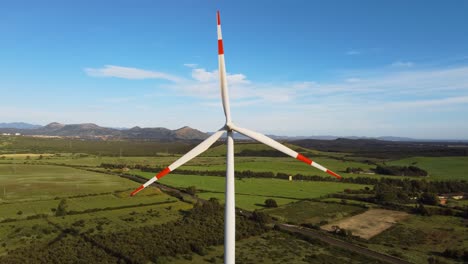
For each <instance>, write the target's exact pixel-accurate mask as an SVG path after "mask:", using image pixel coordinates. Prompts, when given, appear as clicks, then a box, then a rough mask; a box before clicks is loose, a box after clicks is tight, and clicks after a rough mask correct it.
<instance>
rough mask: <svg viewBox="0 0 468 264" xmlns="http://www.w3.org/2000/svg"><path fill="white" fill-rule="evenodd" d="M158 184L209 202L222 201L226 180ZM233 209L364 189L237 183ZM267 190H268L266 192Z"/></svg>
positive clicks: (179, 179)
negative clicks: (188, 189) (193, 188)
mask: <svg viewBox="0 0 468 264" xmlns="http://www.w3.org/2000/svg"><path fill="white" fill-rule="evenodd" d="M133 173H135V174H139V175H141V176H144V177H146V178H150V177H153V176H154V174H153V173H148V172H138V171H134V172H133ZM160 182H161V183H163V184H167V185H169V186H174V187H184V188H185V187H188V186H196V187H197V188H198V189H199V190H203V191H206V192H208V193H200V195H201V197H203V198H209V196H210V195H211V194H210V193H215V195H213V196H212V197H216V198H219V199H220V200H224V199H223V198H224V195H223V194H224V189H225V178H224V177H216V176H197V175H180V174H170V175H168V176H166V177H164V178H162V179H161V180H160ZM235 183H236V199H237V200H238V202H237V203H236V205H237V206H238V207H240V208H244V209H254V208H261V207H262V205H263V203H264V201H265V199H268V198H275V199H279V198H283V199H282V200H280V199H279V200H278V202H280V204H284V203H287V202H290V201H293V200H298V199H312V198H319V197H321V196H324V195H327V194H330V193H336V192H342V191H343V190H344V189H352V190H356V189H363V188H364V187H366V186H367V185H360V184H348V183H340V182H309V181H292V182H289V181H286V180H279V179H259V178H248V179H242V180H239V179H236V181H235ZM265 186H268V188H265Z"/></svg>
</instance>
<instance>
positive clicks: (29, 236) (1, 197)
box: [0, 164, 192, 255]
mask: <svg viewBox="0 0 468 264" xmlns="http://www.w3.org/2000/svg"><path fill="white" fill-rule="evenodd" d="M137 186H139V184H138V183H135V182H132V181H129V180H127V179H124V178H120V177H118V176H114V175H107V174H102V173H94V172H88V171H84V170H80V169H75V168H70V167H63V166H53V165H31V164H0V191H1V192H0V212H1V215H0V245H2V246H1V247H0V255H2V254H4V253H5V252H6V251H7V250H12V249H15V248H17V247H22V246H25V245H28V244H30V243H37V242H41V241H42V242H44V243H45V242H51V241H53V240H54V239H57V238H60V237H61V236H63V232H64V231H63V230H69V229H73V230H75V231H73V232H78V233H86V234H99V233H102V232H116V231H119V230H127V229H130V228H133V227H138V226H146V225H157V224H163V223H166V222H168V221H172V220H176V219H178V218H180V217H181V216H182V214H181V212H182V211H187V210H189V209H191V208H192V205H191V204H187V203H184V202H181V201H179V200H178V199H176V198H174V197H171V196H169V195H167V194H165V193H162V192H161V191H160V190H159V189H157V188H148V189H145V190H143V191H142V192H141V193H140V194H139V195H138V196H136V197H129V193H130V191H131V190H132V189H134V188H136V187H137ZM62 200H64V201H65V202H66V210H65V211H66V214H65V215H63V216H56V211H57V209H58V207H59V204H60V203H61V201H62Z"/></svg>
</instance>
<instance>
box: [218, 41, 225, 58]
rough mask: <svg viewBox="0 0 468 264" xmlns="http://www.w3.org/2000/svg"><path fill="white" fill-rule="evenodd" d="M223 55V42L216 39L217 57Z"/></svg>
mask: <svg viewBox="0 0 468 264" xmlns="http://www.w3.org/2000/svg"><path fill="white" fill-rule="evenodd" d="M222 54H224V48H223V40H222V39H218V55H222Z"/></svg>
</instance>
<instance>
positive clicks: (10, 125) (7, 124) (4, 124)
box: [0, 122, 42, 129]
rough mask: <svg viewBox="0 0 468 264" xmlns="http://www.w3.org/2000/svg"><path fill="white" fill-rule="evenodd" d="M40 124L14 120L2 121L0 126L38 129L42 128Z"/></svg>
mask: <svg viewBox="0 0 468 264" xmlns="http://www.w3.org/2000/svg"><path fill="white" fill-rule="evenodd" d="M40 127H42V126H40V125H33V124H28V123H24V122H13V123H0V128H16V129H36V128H40Z"/></svg>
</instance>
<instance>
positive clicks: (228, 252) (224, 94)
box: [131, 11, 341, 264]
mask: <svg viewBox="0 0 468 264" xmlns="http://www.w3.org/2000/svg"><path fill="white" fill-rule="evenodd" d="M217 22H218V63H219V78H220V84H221V85H220V86H221V98H222V101H223V109H224V114H225V116H226V124H225V125H224V126H223V127H222V128H221V129H220V130H218V131H217V132H216V133H214V134H213V135H211V136H210V137H208V138H207V139H205V140H204V141H203V142H202V143H200V144H199V145H198V146H196V147H195V148H194V149H192V150H191V151H189V152H188V153H187V154H185V155H184V156H182V157H181V158H180V159H178V160H176V161H175V162H173V163H172V164H171V165H169V166H168V167H166V168H165V169H164V170H162V171H161V172H159V173H158V174H157V175H156V176H154V177H153V178H151V179H150V180H149V181H147V182H146V183H144V184H143V185H141V186H140V187H138V188H137V189H136V190H135V191H133V192H132V193H131V196H134V195H135V194H137V193H138V192H139V191H141V190H143V189H144V188H145V187H148V186H149V185H151V184H152V183H154V182H155V181H157V180H158V179H161V178H162V177H164V176H165V175H166V174H168V173H169V172H171V171H173V170H175V169H177V168H178V167H180V166H182V165H183V164H185V163H186V162H188V161H189V160H191V159H193V158H195V157H196V156H198V155H200V154H201V153H203V152H204V151H206V150H207V149H208V148H209V147H210V146H211V145H213V144H214V143H215V142H216V141H217V140H218V139H219V138H220V137H221V136H222V135H223V134H224V132H227V159H226V194H225V195H226V198H225V200H226V205H225V216H224V263H226V264H234V263H235V261H234V260H235V243H236V240H235V239H236V231H235V228H236V222H235V221H236V215H235V201H234V199H235V193H234V139H233V131H236V132H238V133H241V134H243V135H244V136H247V137H249V138H252V139H254V140H257V141H259V142H261V143H263V144H265V145H267V146H270V147H272V148H274V149H277V150H279V151H281V152H283V153H284V154H286V155H288V156H291V157H293V158H295V159H298V160H300V161H302V162H305V163H307V164H309V165H311V166H313V167H315V168H317V169H319V170H321V171H323V172H326V173H328V174H330V175H332V176H334V177H336V178H338V179H341V176H340V175H338V174H336V173H334V172H333V171H331V170H329V169H327V168H325V167H323V166H322V165H320V164H318V163H316V162H314V161H312V160H310V159H308V158H307V157H305V156H304V155H302V154H300V153H297V152H296V151H294V150H292V149H290V148H288V147H286V146H284V145H283V144H281V143H279V142H277V141H275V140H273V139H271V138H269V137H267V136H265V135H262V134H260V133H257V132H254V131H251V130H248V129H246V128H241V127H238V126H236V125H234V123H232V121H231V111H230V107H229V94H228V88H227V80H226V66H225V64H224V48H223V38H222V34H221V19H220V17H219V11H218V12H217Z"/></svg>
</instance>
